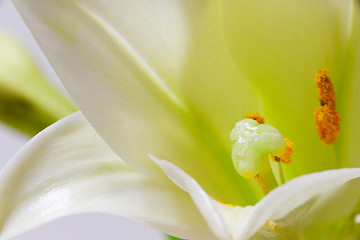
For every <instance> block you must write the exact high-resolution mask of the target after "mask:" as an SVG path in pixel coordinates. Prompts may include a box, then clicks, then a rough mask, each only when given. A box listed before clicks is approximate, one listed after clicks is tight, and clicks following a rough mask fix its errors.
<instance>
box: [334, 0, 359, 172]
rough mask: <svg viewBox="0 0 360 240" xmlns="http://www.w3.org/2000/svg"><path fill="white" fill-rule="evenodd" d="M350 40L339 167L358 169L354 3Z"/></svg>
mask: <svg viewBox="0 0 360 240" xmlns="http://www.w3.org/2000/svg"><path fill="white" fill-rule="evenodd" d="M352 10H353V14H352V16H353V22H352V36H351V37H352V38H351V42H350V48H349V49H350V50H349V55H348V56H349V57H348V64H347V72H346V76H345V84H344V86H343V89H342V95H341V98H340V99H339V100H338V106H339V107H340V108H339V112H340V116H341V117H342V122H341V130H340V137H339V144H338V145H337V146H336V147H337V148H336V150H338V151H339V153H338V155H337V156H338V158H340V159H341V160H342V161H341V164H342V165H341V166H342V167H344V166H350V167H360V151H359V144H358V142H359V138H360V124H359V119H360V110H359V109H360V94H359V93H360V31H359V29H360V2H359V1H357V2H356V3H354V7H353V9H352Z"/></svg>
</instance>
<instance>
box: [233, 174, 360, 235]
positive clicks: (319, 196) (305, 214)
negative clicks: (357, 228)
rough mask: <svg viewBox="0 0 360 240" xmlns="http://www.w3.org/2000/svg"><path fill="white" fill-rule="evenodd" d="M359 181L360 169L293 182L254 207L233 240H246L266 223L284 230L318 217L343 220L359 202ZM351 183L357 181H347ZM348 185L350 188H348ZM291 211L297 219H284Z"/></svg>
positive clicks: (304, 225) (307, 222) (308, 176)
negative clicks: (269, 221)
mask: <svg viewBox="0 0 360 240" xmlns="http://www.w3.org/2000/svg"><path fill="white" fill-rule="evenodd" d="M359 178H360V169H355V168H354V169H338V170H329V171H325V172H319V173H312V174H308V175H304V176H301V177H298V178H295V179H293V180H291V181H289V182H287V183H286V184H284V185H282V186H280V187H278V188H276V189H274V190H273V191H271V192H270V193H269V194H268V195H267V196H265V197H264V198H263V199H262V200H261V201H260V202H258V203H257V204H256V205H255V206H254V208H253V209H252V211H251V213H250V214H249V216H248V219H247V221H246V222H245V224H244V225H242V227H241V228H239V229H238V233H237V238H236V239H247V238H249V237H250V236H251V235H252V234H254V233H255V232H256V231H258V229H259V228H260V227H261V226H263V225H264V224H265V222H266V221H267V220H268V219H270V220H273V221H275V222H277V221H278V222H279V226H280V227H281V228H286V227H292V226H298V227H299V226H301V227H306V226H307V224H311V223H313V221H316V220H319V218H321V217H325V218H327V217H329V218H330V219H328V220H330V221H331V220H333V218H334V217H340V215H344V216H346V214H349V212H351V211H352V210H353V208H354V206H355V205H356V203H357V202H358V200H359V195H360V186H359V185H360V181H359ZM354 179H356V180H357V181H355V182H353V181H351V180H354ZM348 184H350V185H352V186H351V187H348V186H347V185H348ZM353 184H355V185H353ZM344 189H345V190H344ZM334 200H335V201H334ZM334 202H335V203H336V204H337V206H339V205H341V207H340V208H338V209H336V208H335V207H333V206H334V205H336V204H335V203H334ZM330 205H332V207H331V208H329V206H330ZM324 207H325V209H324ZM329 209H331V210H332V211H329ZM295 210H296V211H297V212H296V214H297V215H296V214H295V216H294V215H293V216H291V217H290V218H289V219H286V217H287V216H289V215H291V214H293V213H294V212H295ZM319 211H320V212H319ZM339 211H340V212H339ZM313 213H315V214H313ZM321 214H323V216H321ZM309 216H311V217H309ZM341 217H343V216H341ZM322 221H325V220H324V219H322Z"/></svg>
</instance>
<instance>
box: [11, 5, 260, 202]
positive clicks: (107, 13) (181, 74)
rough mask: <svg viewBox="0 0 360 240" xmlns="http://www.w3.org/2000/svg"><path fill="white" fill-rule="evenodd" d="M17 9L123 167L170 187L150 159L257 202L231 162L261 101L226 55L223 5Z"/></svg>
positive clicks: (238, 198) (236, 198)
mask: <svg viewBox="0 0 360 240" xmlns="http://www.w3.org/2000/svg"><path fill="white" fill-rule="evenodd" d="M14 3H15V5H16V7H17V8H18V10H19V11H20V13H21V14H22V16H23V17H24V19H25V21H26V22H27V24H28V25H29V27H30V29H31V30H32V32H33V33H34V35H35V37H36V38H37V40H38V41H39V44H40V46H41V47H42V49H43V50H44V52H45V54H46V56H47V57H48V58H49V60H50V62H51V63H52V65H53V66H54V68H55V70H56V71H57V73H58V74H59V76H60V78H61V79H62V81H63V82H64V84H65V87H67V89H68V91H69V93H70V95H71V96H72V97H73V99H74V101H75V102H76V103H77V104H78V106H79V107H80V109H81V110H82V112H83V113H84V114H85V116H86V117H87V119H89V121H90V123H91V124H92V125H93V126H94V127H95V128H96V130H97V131H98V132H99V134H100V135H101V136H102V137H103V138H104V140H105V141H106V142H108V143H109V145H110V146H111V147H112V149H113V150H114V151H115V152H116V153H118V154H119V156H120V157H121V158H122V159H123V160H124V161H126V162H128V163H129V164H130V165H131V166H132V167H134V168H135V169H136V170H138V171H140V172H142V173H143V174H145V175H147V176H149V177H151V178H154V179H161V178H165V176H164V175H163V173H162V172H161V171H159V169H158V168H157V166H156V165H155V164H154V163H153V162H152V161H150V160H149V159H148V158H147V156H146V154H147V153H149V152H151V153H154V154H157V155H158V156H160V157H162V158H165V159H171V161H173V162H174V163H175V164H177V165H178V166H180V167H181V168H182V169H184V170H186V171H187V172H188V173H189V174H191V175H192V176H193V177H194V178H195V179H196V180H197V181H199V183H200V184H201V185H202V186H203V187H204V188H205V189H206V190H207V191H208V192H210V193H212V194H214V195H217V196H225V197H226V198H227V199H231V200H233V201H236V202H243V203H244V202H249V201H252V202H254V199H248V197H249V196H256V194H246V195H244V194H241V192H240V191H239V189H241V188H244V187H246V185H248V183H247V182H245V181H244V180H243V179H242V178H241V177H240V176H238V175H237V173H236V171H235V170H234V169H233V167H232V164H231V161H229V159H231V156H230V149H231V144H230V141H228V134H229V132H230V131H231V129H232V127H233V124H234V123H235V122H237V121H238V120H239V119H241V118H242V117H243V114H244V113H246V112H248V111H250V110H252V111H256V110H257V108H256V106H257V97H256V95H254V94H253V92H252V89H251V87H250V86H249V84H248V83H246V82H244V81H242V77H241V75H240V74H239V72H238V70H237V68H236V65H235V64H234V63H233V62H232V59H231V57H230V56H229V54H228V52H227V51H226V47H225V43H224V39H223V37H222V36H223V35H222V34H220V32H221V31H222V29H221V26H220V21H218V18H217V17H218V16H219V11H218V3H217V2H216V1H214V2H206V3H205V2H202V1H199V2H194V1H191V2H188V1H182V0H173V1H166V2H164V1H147V0H143V1H115V0H113V1H106V2H101V3H100V2H99V1H94V0H91V1H89V0H86V1H85V0H77V1H71V0H66V1H60V0H59V1H46V0H34V1H31V2H30V1H28V0H16V1H14ZM195 23H196V24H195ZM54 46H56V47H54ZM214 46H215V47H214ZM214 90H215V91H214ZM243 103H246V104H243ZM99 116H101V117H99ZM144 166H145V167H144ZM215 176H216V177H215ZM216 178H221V179H222V183H224V186H225V187H223V186H222V187H221V186H220V185H219V182H218V181H216ZM255 189H256V190H252V189H247V191H249V192H251V191H258V190H257V188H255Z"/></svg>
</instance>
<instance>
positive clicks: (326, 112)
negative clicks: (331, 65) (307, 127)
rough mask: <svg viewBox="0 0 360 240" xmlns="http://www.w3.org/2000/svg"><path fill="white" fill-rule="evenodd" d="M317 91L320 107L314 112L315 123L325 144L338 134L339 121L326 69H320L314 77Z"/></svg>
mask: <svg viewBox="0 0 360 240" xmlns="http://www.w3.org/2000/svg"><path fill="white" fill-rule="evenodd" d="M314 81H315V83H316V85H317V87H318V92H319V97H320V98H319V101H320V107H319V108H317V109H316V111H315V113H314V119H315V125H316V127H317V133H318V135H319V138H320V139H321V140H323V141H324V142H325V143H326V144H328V145H331V144H333V143H334V142H335V140H336V138H337V137H338V136H339V131H340V125H339V122H340V121H341V118H340V115H339V113H338V112H337V111H336V107H335V105H336V98H335V91H334V85H333V83H332V81H331V79H330V78H329V73H328V71H327V70H320V71H318V72H317V73H316V75H315V79H314Z"/></svg>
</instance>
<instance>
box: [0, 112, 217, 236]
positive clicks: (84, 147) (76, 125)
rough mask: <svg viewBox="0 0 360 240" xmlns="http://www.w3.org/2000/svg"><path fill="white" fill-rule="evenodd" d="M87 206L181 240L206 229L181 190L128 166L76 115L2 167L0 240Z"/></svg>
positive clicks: (86, 209)
mask: <svg viewBox="0 0 360 240" xmlns="http://www.w3.org/2000/svg"><path fill="white" fill-rule="evenodd" d="M85 212H98V213H107V214H115V215H119V216H123V217H127V218H130V219H132V220H135V221H138V222H140V223H143V224H146V225H148V226H151V227H154V228H157V229H158V230H160V231H163V232H166V233H169V234H172V235H177V236H179V237H182V238H195V239H196V238H201V237H205V238H206V237H209V239H211V237H212V234H211V232H210V230H209V229H208V228H207V225H206V223H205V222H204V220H203V219H202V217H201V215H200V214H199V213H198V210H197V209H196V207H195V205H194V204H193V203H192V201H191V198H190V197H189V196H188V195H187V193H185V192H183V191H182V190H181V189H179V188H178V187H177V186H175V185H174V184H172V183H171V182H169V181H167V182H164V181H163V182H161V183H160V182H155V181H152V180H150V179H148V178H146V177H144V176H142V175H141V174H139V173H137V172H136V171H134V170H133V169H132V168H131V167H130V166H128V165H127V164H126V163H125V162H124V161H122V160H121V159H120V158H119V157H118V156H117V155H116V154H115V153H114V152H113V151H112V150H111V149H110V148H109V147H108V146H107V144H106V143H105V142H104V141H103V140H102V139H101V138H100V137H99V136H98V135H97V133H96V132H95V130H94V129H93V128H92V127H91V126H90V124H89V123H88V122H87V121H86V119H85V118H84V117H83V116H82V114H81V113H80V112H79V113H75V114H73V115H70V116H69V117H66V118H64V119H62V120H60V121H59V122H57V123H55V124H54V125H52V126H50V127H49V128H47V129H45V130H44V131H43V132H41V133H40V134H38V135H37V136H35V137H34V138H33V139H32V140H31V141H30V142H29V143H27V145H26V146H25V147H23V149H21V150H20V152H18V153H17V155H16V156H14V158H13V159H12V160H11V162H10V163H9V164H8V165H7V166H6V167H5V168H4V169H2V171H1V173H0V229H1V231H0V232H1V234H0V239H1V240H9V239H10V238H11V237H14V236H17V235H19V234H21V233H23V232H25V231H27V230H30V229H32V228H34V227H37V226H39V225H41V224H44V223H47V222H49V221H51V220H54V219H57V218H60V217H63V216H67V215H72V214H79V213H85Z"/></svg>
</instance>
